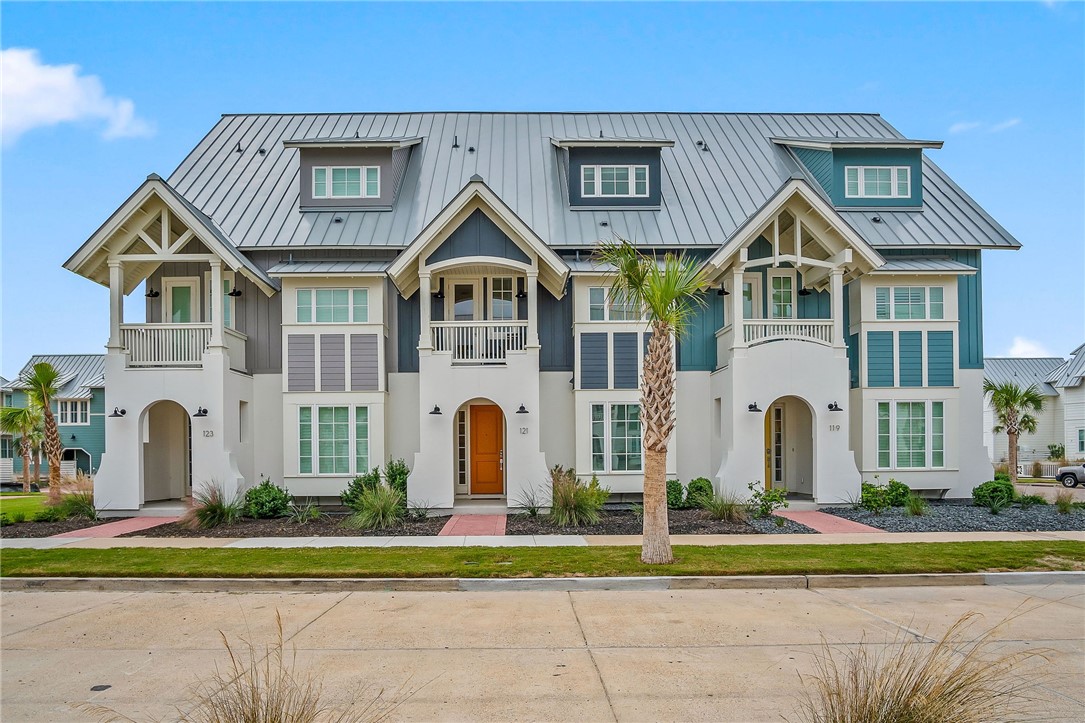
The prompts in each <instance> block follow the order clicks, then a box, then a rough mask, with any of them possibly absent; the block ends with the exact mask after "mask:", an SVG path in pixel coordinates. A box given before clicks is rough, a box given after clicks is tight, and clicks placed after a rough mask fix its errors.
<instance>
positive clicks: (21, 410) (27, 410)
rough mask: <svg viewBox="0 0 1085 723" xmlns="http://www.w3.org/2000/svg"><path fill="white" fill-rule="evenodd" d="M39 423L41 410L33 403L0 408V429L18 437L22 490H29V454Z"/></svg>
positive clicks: (40, 421)
mask: <svg viewBox="0 0 1085 723" xmlns="http://www.w3.org/2000/svg"><path fill="white" fill-rule="evenodd" d="M41 423H42V416H41V412H40V411H39V410H38V409H37V408H36V407H34V405H28V406H25V407H3V408H0V431H3V433H4V434H10V435H11V436H12V437H13V438H16V437H17V438H18V439H19V455H20V456H21V457H22V458H23V492H29V491H30V454H31V451H32V449H33V445H34V435H35V433H36V432H37V430H38V428H39V427H40V426H41Z"/></svg>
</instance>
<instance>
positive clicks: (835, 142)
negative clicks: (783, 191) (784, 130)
mask: <svg viewBox="0 0 1085 723" xmlns="http://www.w3.org/2000/svg"><path fill="white" fill-rule="evenodd" d="M770 140H772V141H773V142H774V143H779V144H781V145H785V146H796V147H799V148H821V149H825V150H829V149H831V148H941V147H942V141H920V140H915V139H912V138H878V139H871V138H868V137H863V138H846V137H844V136H790V137H778V138H771V139H770Z"/></svg>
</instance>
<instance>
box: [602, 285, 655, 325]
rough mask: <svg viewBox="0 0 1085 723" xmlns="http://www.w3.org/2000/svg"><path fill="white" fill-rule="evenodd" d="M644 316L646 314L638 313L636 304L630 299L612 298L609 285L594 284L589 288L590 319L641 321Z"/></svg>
mask: <svg viewBox="0 0 1085 723" xmlns="http://www.w3.org/2000/svg"><path fill="white" fill-rule="evenodd" d="M644 318H645V315H644V314H643V313H638V312H637V308H636V305H634V304H632V303H630V302H629V300H623V301H618V300H616V299H614V298H612V295H611V293H610V289H608V288H607V287H605V286H592V287H590V288H589V289H588V320H589V321H641V320H642V319H644Z"/></svg>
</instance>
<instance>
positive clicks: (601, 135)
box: [599, 128, 603, 138]
mask: <svg viewBox="0 0 1085 723" xmlns="http://www.w3.org/2000/svg"><path fill="white" fill-rule="evenodd" d="M599 137H600V138H602V137H603V129H602V128H600V129H599Z"/></svg>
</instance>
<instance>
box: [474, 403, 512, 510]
mask: <svg viewBox="0 0 1085 723" xmlns="http://www.w3.org/2000/svg"><path fill="white" fill-rule="evenodd" d="M504 492H505V415H504V414H502V412H501V407H498V406H497V405H494V404H476V405H473V406H472V407H471V494H473V495H500V494H503V493H504Z"/></svg>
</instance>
